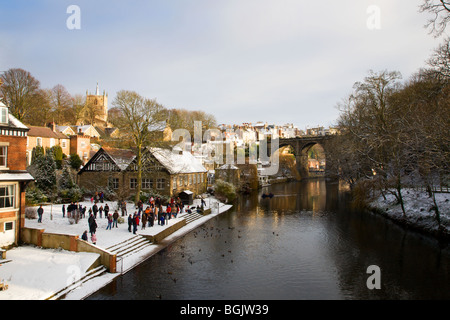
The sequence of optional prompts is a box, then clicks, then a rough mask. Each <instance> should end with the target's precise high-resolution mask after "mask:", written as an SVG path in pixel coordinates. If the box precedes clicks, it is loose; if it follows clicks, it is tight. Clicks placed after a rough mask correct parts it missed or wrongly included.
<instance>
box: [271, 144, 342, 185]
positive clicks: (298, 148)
mask: <svg viewBox="0 0 450 320" xmlns="http://www.w3.org/2000/svg"><path fill="white" fill-rule="evenodd" d="M332 139H333V136H332V135H325V136H305V137H295V138H280V139H279V148H280V149H281V148H283V147H286V146H291V147H292V148H293V149H294V154H295V160H296V167H297V171H298V172H299V174H300V177H301V178H307V177H308V176H309V168H308V151H309V150H310V149H311V148H312V147H313V146H315V145H320V146H321V147H322V148H323V151H324V154H325V160H326V156H327V149H329V146H330V143H331V141H332ZM268 150H271V149H270V142H269V143H268ZM326 174H327V166H326V162H325V175H326Z"/></svg>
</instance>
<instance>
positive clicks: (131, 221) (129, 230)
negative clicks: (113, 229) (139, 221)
mask: <svg viewBox="0 0 450 320" xmlns="http://www.w3.org/2000/svg"><path fill="white" fill-rule="evenodd" d="M132 227H133V217H132V216H131V213H130V214H129V215H128V232H131V228H132Z"/></svg>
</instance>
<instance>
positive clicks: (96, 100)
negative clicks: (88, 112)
mask: <svg viewBox="0 0 450 320" xmlns="http://www.w3.org/2000/svg"><path fill="white" fill-rule="evenodd" d="M86 105H87V106H89V107H92V108H94V110H95V111H94V113H95V118H94V122H95V123H91V124H92V125H93V126H100V127H107V126H108V94H107V93H105V90H103V95H101V94H100V92H99V89H98V82H97V87H96V90H95V94H90V93H88V91H87V90H86Z"/></svg>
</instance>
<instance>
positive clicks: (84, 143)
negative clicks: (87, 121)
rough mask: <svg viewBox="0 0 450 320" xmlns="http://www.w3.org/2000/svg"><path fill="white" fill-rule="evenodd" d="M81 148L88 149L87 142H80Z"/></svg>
mask: <svg viewBox="0 0 450 320" xmlns="http://www.w3.org/2000/svg"><path fill="white" fill-rule="evenodd" d="M80 146H81V148H84V147H86V142H85V141H84V140H82V141H81V142H80Z"/></svg>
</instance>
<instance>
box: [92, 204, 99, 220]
mask: <svg viewBox="0 0 450 320" xmlns="http://www.w3.org/2000/svg"><path fill="white" fill-rule="evenodd" d="M92 212H93V213H94V218H96V219H97V212H98V207H97V204H94V205H93V206H92Z"/></svg>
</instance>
